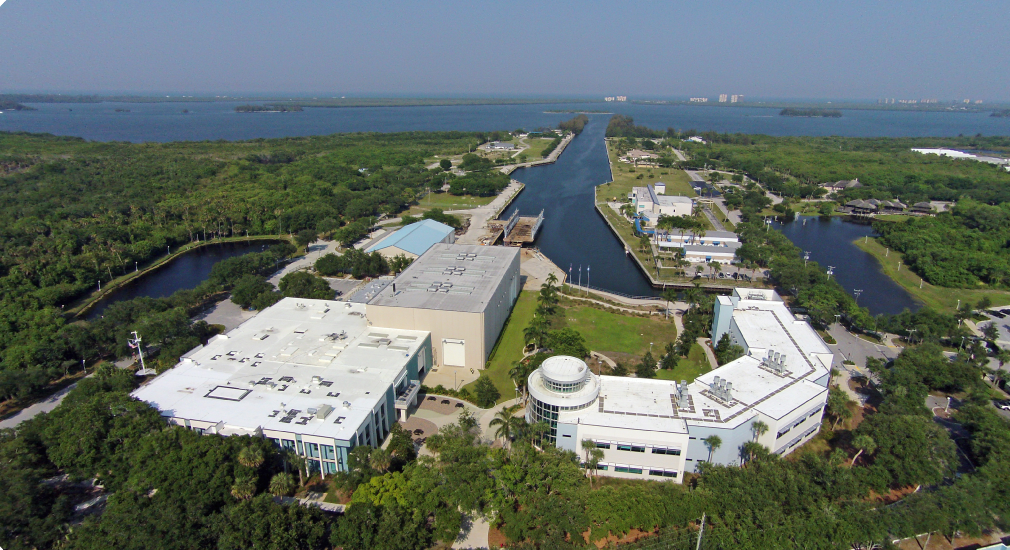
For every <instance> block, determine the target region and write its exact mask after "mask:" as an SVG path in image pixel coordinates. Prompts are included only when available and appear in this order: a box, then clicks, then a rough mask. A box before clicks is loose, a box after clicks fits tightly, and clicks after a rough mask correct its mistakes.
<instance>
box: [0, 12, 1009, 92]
mask: <svg viewBox="0 0 1010 550" xmlns="http://www.w3.org/2000/svg"><path fill="white" fill-rule="evenodd" d="M1007 8H1010V2H1007V1H1006V0H997V1H992V2H973V1H968V0H963V1H956V2H951V1H949V0H947V1H943V2H939V1H930V0H919V1H904V0H890V1H888V2H879V1H874V2H863V1H848V2H811V1H809V0H807V1H804V2H799V1H797V2H779V1H761V2H754V1H752V0H749V1H736V2H731V1H720V0H708V1H704V2H701V1H698V2H678V1H667V2H629V1H623V2H604V1H592V0H582V1H564V0H558V1H545V0H540V1H537V2H527V1H522V0H512V1H502V0H498V1H494V2H491V1H481V0H477V1H473V0H470V1H467V2H459V1H443V2H422V1H419V0H418V1H413V2H399V1H360V2H359V1H354V0H351V1H333V0H327V1H310V0H284V1H281V0H162V1H137V0H129V1H118V0H90V1H87V2H85V1H82V0H59V1H56V0H6V1H4V0H0V93H2V92H59V93H140V94H144V93H159V94H160V93H195V94H208V93H209V94H232V95H239V94H253V93H259V94H271V93H277V94H301V95H314V94H319V95H324V94H326V95H337V94H339V95H348V96H373V97H378V96H415V97H419V96H428V97H447V96H454V97H459V96H464V97H484V96H497V97H530V96H537V97H541V96H554V97H581V96H587V97H593V96H601V95H627V96H629V98H632V99H642V98H668V97H669V98H672V97H683V96H702V97H705V96H708V97H714V96H715V95H717V94H720V93H728V94H743V95H745V96H746V97H748V98H810V99H815V98H816V99H877V98H883V97H895V98H899V99H901V98H909V99H924V98H937V99H963V98H972V99H985V100H987V101H1006V100H1010V61H1007V55H1006V53H1007V52H1008V51H1010V32H1008V31H1007V30H1006V24H1005V22H1006V13H1007V11H1008V10H1007Z"/></svg>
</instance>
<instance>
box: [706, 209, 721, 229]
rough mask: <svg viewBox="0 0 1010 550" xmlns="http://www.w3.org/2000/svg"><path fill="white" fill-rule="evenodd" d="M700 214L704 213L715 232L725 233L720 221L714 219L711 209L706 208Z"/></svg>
mask: <svg viewBox="0 0 1010 550" xmlns="http://www.w3.org/2000/svg"><path fill="white" fill-rule="evenodd" d="M702 212H704V213H705V217H706V218H708V221H709V222H711V223H712V227H714V228H715V230H716V231H726V227H725V226H724V225H723V224H722V222H721V221H719V218H716V217H715V214H713V213H712V209H710V208H709V207H707V206H706V207H704V208H702Z"/></svg>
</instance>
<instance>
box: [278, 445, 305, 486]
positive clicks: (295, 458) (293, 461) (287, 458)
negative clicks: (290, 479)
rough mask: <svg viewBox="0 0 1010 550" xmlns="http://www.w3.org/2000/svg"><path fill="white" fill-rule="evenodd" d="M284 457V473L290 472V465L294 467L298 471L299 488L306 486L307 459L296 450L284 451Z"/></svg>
mask: <svg viewBox="0 0 1010 550" xmlns="http://www.w3.org/2000/svg"><path fill="white" fill-rule="evenodd" d="M282 456H283V457H284V458H283V460H284V471H285V472H287V471H288V465H289V464H290V465H291V466H293V467H294V468H295V469H296V470H298V486H299V487H303V486H305V468H306V463H305V458H303V457H302V456H301V455H299V454H298V453H296V452H295V451H294V449H288V450H286V451H284V454H283V455H282Z"/></svg>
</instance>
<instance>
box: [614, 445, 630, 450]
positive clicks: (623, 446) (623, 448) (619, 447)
mask: <svg viewBox="0 0 1010 550" xmlns="http://www.w3.org/2000/svg"><path fill="white" fill-rule="evenodd" d="M617 450H618V451H630V450H631V445H627V444H625V443H618V444H617Z"/></svg>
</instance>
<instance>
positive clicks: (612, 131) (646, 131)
mask: <svg viewBox="0 0 1010 550" xmlns="http://www.w3.org/2000/svg"><path fill="white" fill-rule="evenodd" d="M606 135H607V137H626V138H657V137H663V135H664V134H663V132H659V131H656V130H653V129H651V128H647V127H645V126H635V120H634V119H633V118H631V117H630V116H627V115H614V116H612V117H610V122H608V123H607V134H606Z"/></svg>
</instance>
